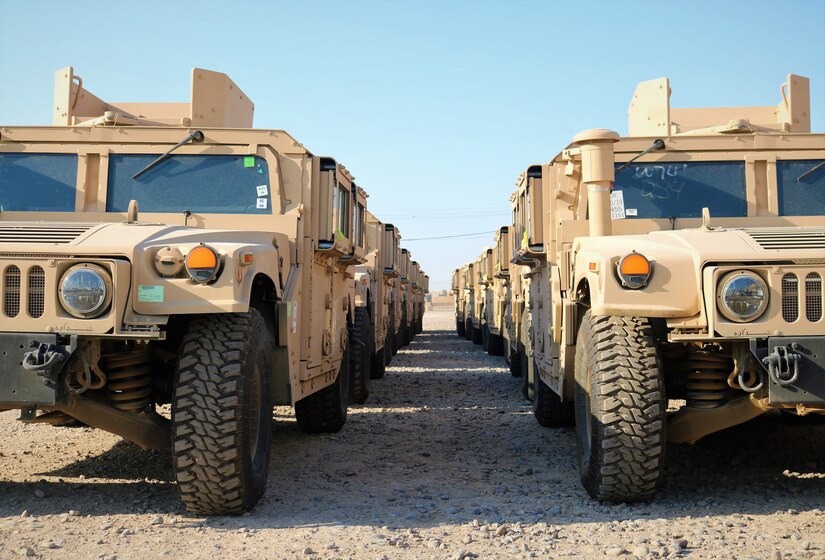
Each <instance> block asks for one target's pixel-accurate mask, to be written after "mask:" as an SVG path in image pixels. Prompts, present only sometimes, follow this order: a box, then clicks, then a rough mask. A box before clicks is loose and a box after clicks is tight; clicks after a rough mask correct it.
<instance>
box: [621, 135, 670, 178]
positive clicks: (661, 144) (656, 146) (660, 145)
mask: <svg viewBox="0 0 825 560" xmlns="http://www.w3.org/2000/svg"><path fill="white" fill-rule="evenodd" d="M664 149H665V141H664V140H662V139H661V138H659V139H657V140H654V141H653V144H651V145H650V147H649V148H646V149H645V151H643V152H642V153H640V154H639V155H637V156H634V157H633V159H631V160H630V161H628V162H627V163H625V164H624V165H622V166H621V167H619V168H618V169H617V170H616V173H618V172H619V171H621V170H622V169H624V168H625V167H627V166H628V165H630V164H631V163H633V162H634V161H636V160H637V159H639V158H640V157H642V156H643V155H645V154H649V153H650V152H656V151H658V150H664Z"/></svg>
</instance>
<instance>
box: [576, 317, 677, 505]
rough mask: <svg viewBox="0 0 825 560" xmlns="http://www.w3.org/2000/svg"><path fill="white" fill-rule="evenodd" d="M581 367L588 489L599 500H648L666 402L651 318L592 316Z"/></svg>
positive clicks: (583, 468)
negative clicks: (649, 319) (649, 320)
mask: <svg viewBox="0 0 825 560" xmlns="http://www.w3.org/2000/svg"><path fill="white" fill-rule="evenodd" d="M575 369H576V388H575V397H576V399H575V411H576V436H577V440H578V456H579V470H580V474H581V481H582V484H583V485H584V487H585V489H586V490H587V492H588V493H589V494H590V495H591V496H592V497H593V498H595V499H597V500H600V501H609V502H636V501H642V500H649V499H650V498H652V497H653V494H654V493H655V491H656V486H657V484H658V482H659V479H660V476H661V473H662V469H663V466H664V453H665V421H666V418H665V414H666V411H667V400H666V399H665V389H664V380H663V378H662V373H661V371H662V370H661V361H660V358H659V354H658V350H657V347H656V341H655V339H654V335H653V330H652V329H651V327H650V324H649V323H648V321H647V319H641V318H637V317H603V316H595V315H592V314H591V312H590V311H588V312H587V313H585V315H584V317H583V318H582V323H581V327H580V328H579V335H578V340H577V342H576V363H575Z"/></svg>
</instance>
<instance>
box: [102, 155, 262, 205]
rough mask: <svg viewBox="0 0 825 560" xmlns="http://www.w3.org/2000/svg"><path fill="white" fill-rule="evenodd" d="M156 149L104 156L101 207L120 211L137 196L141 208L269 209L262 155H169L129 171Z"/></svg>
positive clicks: (140, 163) (150, 159) (147, 158)
mask: <svg viewBox="0 0 825 560" xmlns="http://www.w3.org/2000/svg"><path fill="white" fill-rule="evenodd" d="M157 157H158V156H157V154H153V155H145V154H112V155H111V156H109V188H108V192H107V196H106V211H107V212H126V210H127V209H128V207H129V201H130V200H132V199H134V200H137V201H138V208H139V209H140V211H141V212H183V211H184V210H189V211H190V212H193V213H196V214H271V213H272V204H271V196H270V194H271V193H270V187H269V169H268V168H267V165H266V160H264V159H263V158H260V157H256V156H243V155H240V156H239V155H229V156H224V155H173V156H171V157H170V158H169V159H167V160H166V161H164V162H162V163H160V164H158V165H157V166H156V167H154V168H153V169H152V170H151V171H150V172H148V173H145V174H144V175H141V176H140V177H139V178H138V179H132V175H134V174H135V173H137V172H138V171H140V170H141V169H143V168H144V167H146V166H147V165H149V164H150V163H151V162H152V161H154V160H156V159H157Z"/></svg>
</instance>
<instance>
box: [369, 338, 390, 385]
mask: <svg viewBox="0 0 825 560" xmlns="http://www.w3.org/2000/svg"><path fill="white" fill-rule="evenodd" d="M386 345H387V343H386V341H385V342H384V346H382V347H381V350H379V351H378V352H376V353H375V354H373V355H372V363H371V364H370V379H383V378H384V374H385V373H386V372H387V364H386V363H385V362H386V359H387V357H386Z"/></svg>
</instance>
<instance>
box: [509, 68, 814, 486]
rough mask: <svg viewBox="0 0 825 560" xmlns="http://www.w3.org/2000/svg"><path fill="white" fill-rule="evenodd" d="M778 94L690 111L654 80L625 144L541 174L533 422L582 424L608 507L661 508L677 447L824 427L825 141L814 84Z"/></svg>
mask: <svg viewBox="0 0 825 560" xmlns="http://www.w3.org/2000/svg"><path fill="white" fill-rule="evenodd" d="M781 94H782V99H781V101H780V102H779V104H778V105H776V106H770V107H744V108H718V109H678V108H672V107H671V106H670V84H669V82H668V80H667V79H658V80H653V81H649V82H644V83H641V84H640V85H639V86H638V87H637V89H636V92H635V93H634V95H633V100H632V102H631V104H630V109H629V114H628V116H629V135H628V136H626V137H620V136H619V135H618V134H617V133H615V132H613V131H610V130H602V129H596V130H587V131H584V132H581V133H579V134H578V135H576V136H575V137H574V138H573V142H572V143H571V144H570V145H569V146H568V147H567V148H565V149H564V150H563V151H562V152H561V153H560V154H558V155H557V156H556V157H554V158H553V159H552V160H551V161H550V162H549V164H547V165H541V166H534V167H531V168H530V169H528V171H527V174H526V175H527V183H529V184H530V185H531V187H532V188H530V189H529V192H527V189H524V191H523V192H522V191H520V193H519V196H521V195H522V194H524V195H525V196H526V198H527V203H528V204H527V205H528V206H529V207H531V208H533V209H536V208H538V209H540V210H541V211H540V212H539V213H538V214H535V213H534V214H532V215H530V214H529V212H528V215H526V216H524V218H525V219H524V220H522V221H521V222H520V223H521V224H522V227H527V229H528V234H527V235H528V242H527V244H526V246H525V245H524V244H523V245H522V247H521V249H520V250H519V251H518V256H517V258H520V259H524V260H525V262H526V261H527V260H531V261H533V262H535V263H537V264H535V265H534V267H533V268H532V269H531V272H530V275H531V276H532V279H531V282H532V284H533V285H534V287H533V289H532V290H531V305H530V307H531V317H530V328H531V332H532V341H531V342H532V347H533V348H532V349H533V354H534V358H533V365H534V368H535V375H534V376H533V377H534V379H533V388H534V394H533V398H534V411H535V415H536V417H537V419H538V420H539V422H540V423H541V424H543V425H560V424H567V423H570V422H571V421H572V420H573V418H575V424H576V432H577V439H578V457H579V467H580V473H581V480H582V483H583V485H584V486H585V488H586V489H587V491H588V492H589V493H590V494H591V496H593V497H594V498H597V499H600V500H608V501H619V502H622V501H633V500H644V499H648V498H650V497H651V496H652V495H653V493H654V491H655V488H656V485H657V482H658V481H659V479H660V476H661V472H662V466H663V453H664V446H665V442H666V441H667V440H669V441H673V442H694V441H696V440H698V439H700V438H702V437H703V436H705V435H707V434H710V433H713V432H716V431H718V430H722V429H724V428H727V427H729V426H733V425H735V424H739V423H742V422H745V421H747V420H749V419H751V418H754V417H755V416H758V415H760V414H762V413H764V412H765V411H768V410H775V409H778V410H784V411H787V412H790V413H793V414H798V415H805V414H812V413H818V414H823V413H825V322H823V318H822V296H823V292H822V276H823V274H825V195H823V193H825V135H823V134H812V133H810V113H809V85H808V80H807V79H806V78H803V77H800V76H795V75H789V76H788V80H787V82H786V83H785V84H783V86H782V88H781ZM537 187H540V188H537ZM539 282H540V284H541V285H540V286H538V287H536V286H535V284H536V283H539ZM668 399H670V403H671V404H678V405H681V407H680V408H679V409H678V411H674V412H671V413H668V412H667V407H668Z"/></svg>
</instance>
